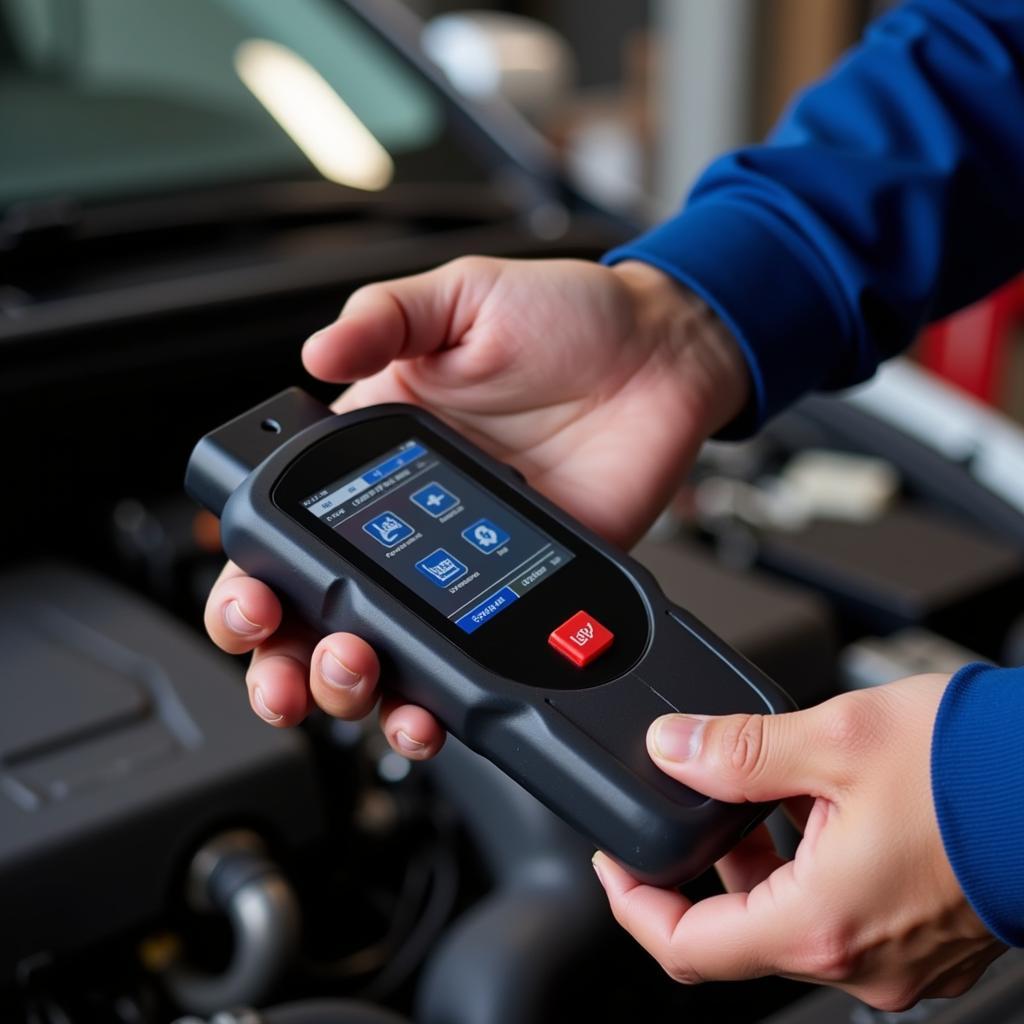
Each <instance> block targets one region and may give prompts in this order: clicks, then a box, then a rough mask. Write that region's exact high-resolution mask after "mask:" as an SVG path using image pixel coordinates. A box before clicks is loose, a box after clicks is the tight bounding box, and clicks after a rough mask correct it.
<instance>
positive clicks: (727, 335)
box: [611, 260, 752, 437]
mask: <svg viewBox="0 0 1024 1024" xmlns="http://www.w3.org/2000/svg"><path fill="white" fill-rule="evenodd" d="M611 270H612V272H613V273H614V274H616V275H617V276H618V278H619V279H620V280H621V281H622V283H623V284H624V285H625V286H626V288H627V290H628V291H629V293H630V295H631V297H632V300H633V306H634V309H635V311H636V331H637V334H638V336H639V338H640V339H641V340H642V342H643V343H644V344H645V345H648V346H650V347H651V348H652V349H654V348H657V349H660V350H661V351H663V352H665V353H667V354H668V358H669V360H670V364H671V366H672V367H673V370H674V372H675V374H676V377H677V380H678V384H679V387H680V397H681V400H682V401H683V402H685V404H686V405H687V406H688V407H689V408H690V409H691V410H692V411H693V413H694V415H695V416H696V419H697V423H698V425H699V429H700V431H701V432H702V433H703V434H704V436H706V437H709V436H711V435H712V434H714V433H716V432H717V431H719V430H721V429H722V428H723V427H724V426H726V424H728V423H730V422H731V421H732V420H734V419H735V418H736V417H737V416H738V415H739V413H740V412H741V411H742V409H743V408H744V406H745V405H746V404H747V402H748V400H749V398H750V394H751V388H752V385H751V378H750V370H749V368H748V367H747V362H746V359H745V358H744V356H743V352H742V350H741V349H740V346H739V343H738V342H737V341H736V339H735V337H733V334H732V332H731V331H730V330H729V328H728V327H727V326H726V325H725V324H724V323H723V322H722V321H721V320H720V319H719V317H718V316H717V315H716V313H715V311H714V310H713V309H712V308H711V307H710V306H709V305H708V304H707V303H706V302H705V301H704V300H703V299H701V298H700V296H698V295H696V294H695V293H694V292H692V291H691V290H690V289H689V288H686V287H685V286H684V285H682V284H680V283H679V282H678V281H676V280H675V279H674V278H672V277H670V276H669V275H668V274H666V273H664V272H663V271H661V270H659V269H658V268H657V267H654V266H652V265H650V264H648V263H643V262H641V261H640V260H624V261H623V262H621V263H617V264H615V265H614V266H613V267H612V268H611Z"/></svg>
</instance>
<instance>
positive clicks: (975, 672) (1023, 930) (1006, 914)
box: [932, 664, 1024, 946]
mask: <svg viewBox="0 0 1024 1024" xmlns="http://www.w3.org/2000/svg"><path fill="white" fill-rule="evenodd" d="M932 797H933V799H934V801H935V813H936V815H937V816H938V819H939V829H940V831H941V833H942V841H943V843H944V844H945V847H946V854H947V856H948V857H949V862H950V864H951V865H952V866H953V871H954V873H955V874H956V877H957V881H959V883H960V885H961V887H962V888H963V890H964V893H965V894H966V896H967V899H968V900H969V901H970V904H971V906H972V907H973V908H974V910H975V912H976V913H977V915H978V917H980V918H981V920H982V921H984V922H985V925H986V926H987V927H988V928H989V929H990V930H991V931H992V933H993V934H994V935H995V936H996V937H997V938H998V939H1001V940H1002V941H1003V942H1005V943H1006V944H1007V945H1010V946H1024V668H1016V669H1000V668H993V667H992V666H990V665H980V664H975V665H968V666H966V667H965V668H963V669H961V670H960V671H959V672H957V674H956V675H955V676H953V678H952V679H951V680H950V683H949V686H948V687H947V688H946V692H945V694H944V695H943V698H942V703H941V704H940V705H939V712H938V716H937V717H936V719H935V729H934V732H933V734H932Z"/></svg>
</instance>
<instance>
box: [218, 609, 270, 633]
mask: <svg viewBox="0 0 1024 1024" xmlns="http://www.w3.org/2000/svg"><path fill="white" fill-rule="evenodd" d="M224 621H225V623H227V627H228V629H230V630H231V632H232V633H237V634H238V635H239V636H255V635H256V634H257V633H262V632H263V627H262V626H261V625H260V624H259V623H258V622H253V621H252V619H247V618H246V617H245V612H243V611H242V606H241V605H240V604H239V603H238V602H237V601H232V602H231V604H229V605H227V607H225V609H224Z"/></svg>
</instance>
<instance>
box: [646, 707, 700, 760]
mask: <svg viewBox="0 0 1024 1024" xmlns="http://www.w3.org/2000/svg"><path fill="white" fill-rule="evenodd" d="M705 724H706V720H705V719H703V718H698V717H696V716H694V715H662V717H661V718H659V719H658V720H657V721H656V722H655V723H654V729H653V730H652V732H651V742H652V745H653V747H654V752H655V753H656V754H657V755H658V756H659V757H661V758H664V759H665V760H666V761H689V760H690V759H691V758H694V757H696V756H697V754H698V752H699V751H700V744H701V740H702V739H703V737H704V726H705Z"/></svg>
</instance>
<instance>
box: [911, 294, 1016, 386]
mask: <svg viewBox="0 0 1024 1024" xmlns="http://www.w3.org/2000/svg"><path fill="white" fill-rule="evenodd" d="M1022 321H1024V277H1019V278H1016V279H1015V280H1013V281H1011V282H1010V283H1009V284H1006V285H1003V287H1002V288H1000V289H998V290H997V291H994V292H993V293H992V294H991V295H987V296H986V297H985V298H984V299H981V301H979V302H976V303H974V305H973V306H968V307H967V308H966V309H962V310H960V312H959V313H954V314H953V315H952V316H949V317H946V319H945V320H940V321H939V322H938V323H935V324H932V325H931V327H929V328H927V330H926V331H925V332H924V337H923V338H922V341H921V346H920V348H919V349H918V356H919V358H920V360H921V363H922V364H923V365H924V366H926V367H927V368H928V369H929V370H931V371H932V372H933V373H937V374H938V375H939V376H940V377H943V378H944V379H945V380H948V381H949V382H950V383H951V384H955V385H956V386H957V387H959V388H962V389H963V390H964V391H966V392H968V393H969V394H972V395H974V396H975V397H977V398H980V399H981V400H982V401H983V402H987V403H988V404H989V405H999V404H1000V401H1001V399H1002V398H1003V395H1002V392H1001V378H1002V369H1003V361H1004V358H1005V354H1006V348H1007V345H1008V344H1009V342H1010V339H1011V338H1012V337H1013V332H1014V328H1015V327H1016V325H1017V324H1018V323H1019V322H1022Z"/></svg>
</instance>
